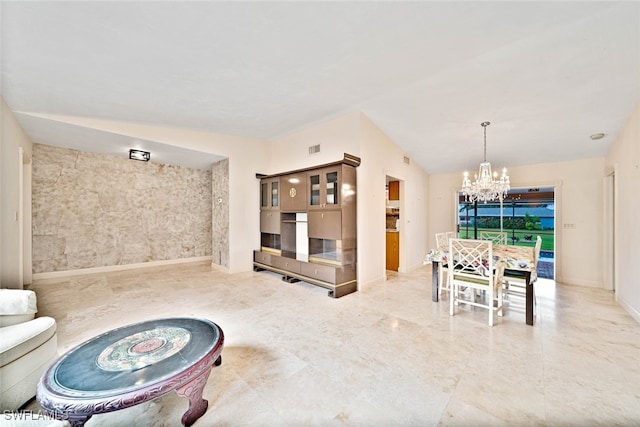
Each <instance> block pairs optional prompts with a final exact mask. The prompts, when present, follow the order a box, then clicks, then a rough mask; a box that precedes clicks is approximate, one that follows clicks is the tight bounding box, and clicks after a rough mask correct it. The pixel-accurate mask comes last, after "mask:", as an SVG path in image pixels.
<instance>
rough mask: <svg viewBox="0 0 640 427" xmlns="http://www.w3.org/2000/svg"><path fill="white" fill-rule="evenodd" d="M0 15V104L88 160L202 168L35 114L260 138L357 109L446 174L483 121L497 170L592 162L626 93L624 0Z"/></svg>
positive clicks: (15, 11) (231, 5) (623, 107)
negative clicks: (118, 158)
mask: <svg viewBox="0 0 640 427" xmlns="http://www.w3.org/2000/svg"><path fill="white" fill-rule="evenodd" d="M0 5H1V9H0V13H1V22H2V27H1V33H0V35H1V37H2V51H1V54H2V57H1V59H2V62H1V66H2V82H1V84H2V86H1V89H2V96H3V97H4V99H5V100H6V102H7V104H8V105H9V107H10V108H11V109H12V110H13V111H14V112H15V113H16V116H17V117H18V120H19V121H20V123H21V125H22V126H23V127H24V129H25V131H26V132H27V134H28V135H29V136H30V137H31V139H32V140H33V141H34V142H39V143H44V144H50V145H61V146H70V148H80V149H84V150H86V151H104V152H111V153H115V152H123V153H125V152H128V149H129V148H131V147H132V146H133V145H137V146H139V147H141V148H145V147H149V149H150V150H151V151H152V156H153V159H154V160H158V159H159V158H162V156H165V157H166V158H174V159H175V158H177V157H176V156H177V154H181V155H183V157H184V160H182V161H181V162H183V163H184V164H186V165H189V161H191V162H193V163H192V164H193V165H196V164H198V162H203V161H204V162H209V163H210V162H211V160H212V159H214V158H215V156H212V157H211V158H209V157H208V156H205V155H203V154H202V153H199V154H193V153H192V154H189V153H187V152H185V150H184V149H178V148H175V147H169V146H166V145H162V144H158V143H157V142H155V143H154V141H132V140H131V138H129V137H127V136H123V135H118V134H115V133H105V132H101V131H97V130H94V129H88V128H84V127H81V126H77V125H72V124H68V123H67V124H65V123H60V122H59V121H56V120H49V119H47V118H45V117H43V115H61V116H77V117H83V118H94V119H105V120H117V121H130V122H137V123H143V124H152V125H158V126H163V127H181V128H189V129H195V130H204V131H211V132H216V133H225V134H232V135H243V136H252V137H260V138H265V139H274V138H277V137H279V136H283V135H286V134H288V133H292V132H294V131H297V130H300V129H303V128H304V127H306V126H310V125H313V124H317V123H319V122H322V121H324V120H327V119H330V118H333V117H336V116H338V115H341V114H344V113H347V112H350V111H354V110H360V111H362V112H364V113H365V114H366V115H367V116H368V117H369V118H371V119H372V120H373V122H374V123H376V124H377V125H378V126H379V127H380V128H381V129H382V130H383V131H384V132H385V133H386V134H387V135H389V136H390V137H391V138H392V139H393V140H394V141H395V142H396V143H397V144H398V145H399V146H400V147H402V149H403V150H404V151H405V152H406V154H407V155H408V156H409V157H411V158H412V159H413V161H414V162H417V163H418V164H419V165H421V166H422V167H423V168H424V169H425V170H426V171H427V172H429V173H444V172H455V171H462V170H463V169H474V168H476V167H477V165H478V163H479V162H480V161H481V160H482V141H483V134H482V128H481V126H480V123H481V122H483V121H490V122H492V124H491V126H489V127H488V128H487V157H488V159H489V160H490V161H491V162H492V164H493V165H494V167H501V166H503V165H506V166H515V165H523V164H532V163H543V162H549V161H562V160H572V159H580V158H589V157H600V156H603V155H605V153H606V151H607V149H608V147H609V145H610V144H611V141H612V140H613V139H614V138H615V137H616V135H617V133H618V132H619V131H620V129H621V128H622V126H623V125H624V122H625V120H626V119H627V117H628V115H629V113H630V112H631V110H632V108H633V106H634V104H635V103H636V102H637V101H638V99H640V3H639V2H611V1H610V2H590V1H588V2H577V1H571V2H189V1H181V2H17V1H16V2H7V1H2V3H0ZM599 132H603V133H605V135H606V136H605V137H604V138H603V139H602V140H599V141H592V140H591V139H590V138H589V135H591V134H594V133H599ZM312 142H313V141H310V144H311V143H312ZM158 156H160V157H158ZM189 159H191V160H189ZM196 167H197V166H196Z"/></svg>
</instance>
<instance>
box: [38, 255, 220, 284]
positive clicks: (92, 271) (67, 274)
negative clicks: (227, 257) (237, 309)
mask: <svg viewBox="0 0 640 427" xmlns="http://www.w3.org/2000/svg"><path fill="white" fill-rule="evenodd" d="M211 260H212V257H211V256H201V257H193V258H180V259H169V260H163V261H149V262H141V263H137V264H124V265H109V266H105V267H92V268H82V269H79V270H67V271H52V272H49V273H35V274H34V275H33V280H42V279H58V278H61V277H70V276H84V275H86V274H95V273H110V272H113V271H122V270H134V269H136V268H149V267H159V266H163V265H174V264H186V263H192V262H211Z"/></svg>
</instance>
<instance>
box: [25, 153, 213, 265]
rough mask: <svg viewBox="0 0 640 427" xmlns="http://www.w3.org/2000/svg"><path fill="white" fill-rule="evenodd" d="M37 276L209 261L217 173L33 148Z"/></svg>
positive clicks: (34, 230) (106, 156)
mask: <svg viewBox="0 0 640 427" xmlns="http://www.w3.org/2000/svg"><path fill="white" fill-rule="evenodd" d="M32 173H33V175H32V177H33V179H32V215H33V272H34V273H45V272H54V271H66V270H76V269H82V268H91V267H104V266H114V265H124V264H135V263H144V262H149V261H164V260H174V259H180V258H191V257H201V256H210V255H211V246H212V238H211V224H212V220H211V215H212V202H211V196H212V191H211V188H212V182H211V180H212V173H211V171H208V170H198V169H190V168H184V167H179V166H173V165H166V164H160V163H153V162H148V163H145V162H139V161H134V160H129V159H126V158H120V157H116V156H110V155H104V154H94V153H87V152H82V151H76V150H69V149H64V148H59V147H52V146H48V145H42V144H33V172H32Z"/></svg>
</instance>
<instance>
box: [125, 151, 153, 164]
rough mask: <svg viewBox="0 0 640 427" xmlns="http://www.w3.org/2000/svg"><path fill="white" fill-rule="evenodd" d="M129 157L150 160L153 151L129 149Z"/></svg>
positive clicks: (144, 160)
mask: <svg viewBox="0 0 640 427" xmlns="http://www.w3.org/2000/svg"><path fill="white" fill-rule="evenodd" d="M129 158H130V159H131V160H140V161H141V162H148V161H149V160H150V159H151V153H150V152H148V151H142V150H135V149H133V148H132V149H131V150H129Z"/></svg>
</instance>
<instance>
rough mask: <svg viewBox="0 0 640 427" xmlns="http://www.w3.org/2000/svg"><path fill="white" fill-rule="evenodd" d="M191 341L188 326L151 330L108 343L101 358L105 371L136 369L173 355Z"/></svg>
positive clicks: (99, 360)
mask: <svg viewBox="0 0 640 427" xmlns="http://www.w3.org/2000/svg"><path fill="white" fill-rule="evenodd" d="M190 340H191V333H190V332H189V331H188V330H186V329H184V328H176V327H165V328H156V329H149V330H146V331H142V332H138V333H136V334H133V335H129V336H128V337H125V338H122V339H121V340H119V341H116V342H115V343H113V344H111V345H108V346H107V347H106V348H105V349H104V350H103V351H102V353H100V355H98V358H97V364H98V367H99V368H101V369H104V370H105V371H114V372H115V371H133V370H136V369H142V368H144V367H146V366H149V365H152V364H154V363H156V362H159V361H161V360H164V359H166V358H167V357H170V356H173V355H174V354H176V353H177V352H179V351H180V350H182V349H183V348H184V346H185V345H187V344H188V343H189V341H190Z"/></svg>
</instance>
